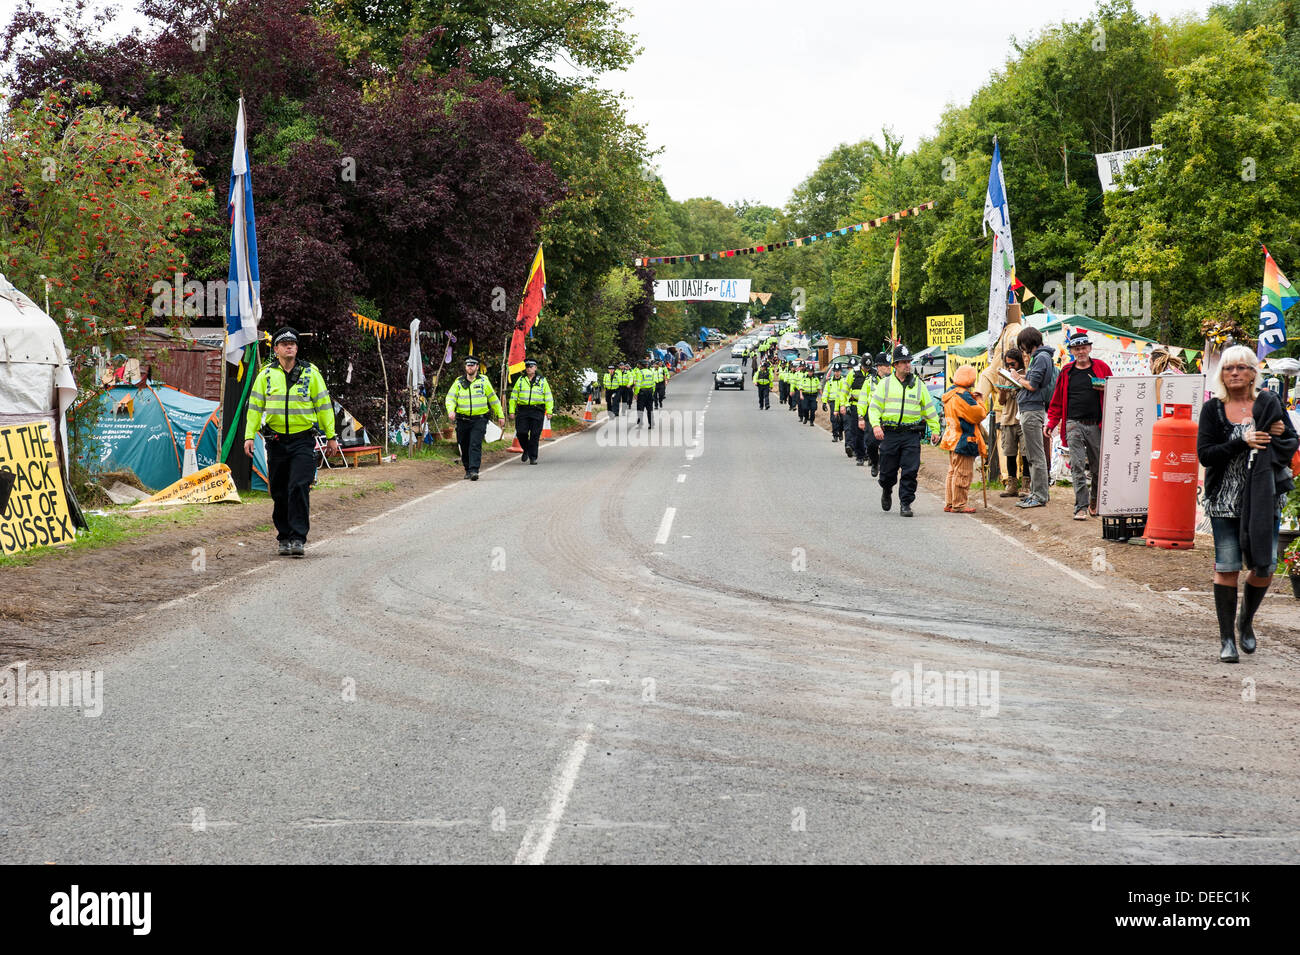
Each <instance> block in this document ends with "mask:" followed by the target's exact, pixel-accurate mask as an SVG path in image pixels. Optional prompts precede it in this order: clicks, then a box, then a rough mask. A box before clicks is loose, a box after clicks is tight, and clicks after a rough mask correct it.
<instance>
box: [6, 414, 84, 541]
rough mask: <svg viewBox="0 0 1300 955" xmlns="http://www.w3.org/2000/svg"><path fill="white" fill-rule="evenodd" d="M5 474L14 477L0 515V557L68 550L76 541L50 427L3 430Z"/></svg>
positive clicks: (43, 424)
mask: <svg viewBox="0 0 1300 955" xmlns="http://www.w3.org/2000/svg"><path fill="white" fill-rule="evenodd" d="M0 471H8V472H10V473H11V474H12V475H13V476H14V485H13V490H12V491H11V492H10V494H9V502H8V504H7V505H6V506H5V509H4V510H3V511H0V552H3V553H6V554H12V553H15V552H17V551H20V550H27V548H29V547H45V546H48V545H50V544H64V543H68V542H70V541H72V540H74V539H75V538H76V536H77V532H76V528H74V527H73V526H72V516H71V515H70V514H69V513H68V492H67V489H66V488H65V487H64V486H63V471H62V470H61V469H60V468H59V457H58V454H57V452H56V451H55V450H54V437H53V429H52V428H51V427H50V423H49V422H48V421H32V422H29V423H27V424H12V425H6V426H4V427H0Z"/></svg>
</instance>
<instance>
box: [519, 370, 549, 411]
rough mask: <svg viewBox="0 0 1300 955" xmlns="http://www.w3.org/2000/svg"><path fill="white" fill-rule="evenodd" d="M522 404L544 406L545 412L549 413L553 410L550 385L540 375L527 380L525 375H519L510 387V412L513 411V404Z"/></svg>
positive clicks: (525, 405)
mask: <svg viewBox="0 0 1300 955" xmlns="http://www.w3.org/2000/svg"><path fill="white" fill-rule="evenodd" d="M516 405H523V406H524V407H537V406H540V405H545V406H546V413H547V414H550V413H551V412H552V411H554V410H555V399H554V398H552V397H551V386H550V385H548V384H547V383H546V379H545V378H543V377H542V376H541V375H536V376H534V377H533V380H532V381H529V380H528V376H527V375H520V376H519V377H518V378H516V379H515V385H514V387H513V388H511V389H510V413H511V414H514V413H515V406H516Z"/></svg>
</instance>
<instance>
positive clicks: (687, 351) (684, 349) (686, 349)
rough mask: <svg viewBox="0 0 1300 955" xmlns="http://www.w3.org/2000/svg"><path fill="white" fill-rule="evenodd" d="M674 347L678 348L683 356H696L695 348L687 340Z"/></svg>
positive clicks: (678, 352) (678, 351) (679, 353)
mask: <svg viewBox="0 0 1300 955" xmlns="http://www.w3.org/2000/svg"><path fill="white" fill-rule="evenodd" d="M673 347H674V348H676V349H677V354H678V355H680V356H681V357H682V358H694V357H695V349H694V348H692V347H691V346H690V345H688V344H686V342H678V343H677V344H676V345H674V346H673Z"/></svg>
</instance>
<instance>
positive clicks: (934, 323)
mask: <svg viewBox="0 0 1300 955" xmlns="http://www.w3.org/2000/svg"><path fill="white" fill-rule="evenodd" d="M965 340H966V316H965V315H927V316H926V317H925V344H926V347H927V348H933V347H935V346H936V345H937V346H939V347H940V348H949V347H951V346H953V345H960V344H961V343H962V342H964V341H965Z"/></svg>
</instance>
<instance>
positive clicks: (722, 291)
mask: <svg viewBox="0 0 1300 955" xmlns="http://www.w3.org/2000/svg"><path fill="white" fill-rule="evenodd" d="M749 281H750V280H749V279H658V280H656V281H655V301H656V302H735V303H736V304H737V305H747V304H749Z"/></svg>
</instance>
